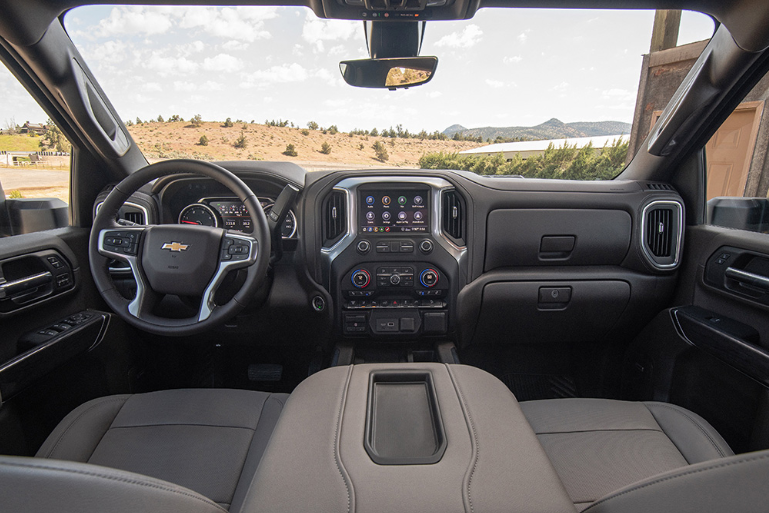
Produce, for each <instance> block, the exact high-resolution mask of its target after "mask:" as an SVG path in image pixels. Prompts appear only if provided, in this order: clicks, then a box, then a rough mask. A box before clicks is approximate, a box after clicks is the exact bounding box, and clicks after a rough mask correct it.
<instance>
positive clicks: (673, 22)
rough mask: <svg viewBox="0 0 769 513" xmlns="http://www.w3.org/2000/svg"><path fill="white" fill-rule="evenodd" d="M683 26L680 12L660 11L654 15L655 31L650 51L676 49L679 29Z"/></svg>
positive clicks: (653, 31)
mask: <svg viewBox="0 0 769 513" xmlns="http://www.w3.org/2000/svg"><path fill="white" fill-rule="evenodd" d="M680 26H681V11H680V10H658V11H657V12H656V13H655V14H654V29H653V30H652V44H651V49H650V51H651V52H652V53H653V52H659V51H661V50H667V49H668V48H675V47H676V46H677V44H678V29H679V28H680Z"/></svg>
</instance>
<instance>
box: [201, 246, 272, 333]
mask: <svg viewBox="0 0 769 513" xmlns="http://www.w3.org/2000/svg"><path fill="white" fill-rule="evenodd" d="M226 237H231V238H233V239H240V240H241V241H244V242H247V243H248V258H247V259H246V260H236V261H232V260H230V261H222V260H221V249H220V257H219V258H220V260H219V268H218V269H217V270H216V274H214V277H213V278H211V282H210V283H209V284H208V287H206V290H205V292H203V300H202V301H201V302H200V313H199V314H198V322H201V321H205V320H206V319H208V318H209V317H210V316H211V313H213V311H214V310H215V309H216V303H214V295H215V294H216V290H217V289H218V288H219V285H221V284H222V281H223V280H224V277H225V276H226V275H227V273H228V272H229V271H233V270H235V269H241V268H243V267H248V266H251V265H254V264H255V263H256V258H257V256H258V255H259V243H258V242H257V240H256V239H254V238H253V237H249V236H248V235H240V234H235V233H232V232H227V233H226V234H225V235H224V238H226ZM224 238H223V239H222V243H224Z"/></svg>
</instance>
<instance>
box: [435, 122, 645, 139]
mask: <svg viewBox="0 0 769 513" xmlns="http://www.w3.org/2000/svg"><path fill="white" fill-rule="evenodd" d="M631 127H632V125H630V123H623V122H621V121H594V122H583V121H578V122H575V123H564V122H563V121H561V120H559V119H556V118H553V119H550V120H548V121H545V122H544V123H542V124H541V125H537V126H509V127H493V126H486V127H481V128H465V127H463V126H462V125H451V126H450V127H448V128H447V129H446V130H444V131H443V133H444V134H446V135H447V136H449V137H453V136H454V134H455V133H461V134H462V135H472V136H474V137H478V136H481V137H483V139H484V140H486V139H491V140H492V141H493V140H494V139H496V138H497V137H502V138H504V139H515V138H521V139H524V140H529V141H536V140H543V139H564V138H575V137H594V136H599V135H620V134H625V135H628V136H629V135H630V129H631Z"/></svg>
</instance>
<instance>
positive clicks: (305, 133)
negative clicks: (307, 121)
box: [302, 128, 310, 135]
mask: <svg viewBox="0 0 769 513" xmlns="http://www.w3.org/2000/svg"><path fill="white" fill-rule="evenodd" d="M302 135H310V131H309V130H307V129H306V128H305V129H304V130H302Z"/></svg>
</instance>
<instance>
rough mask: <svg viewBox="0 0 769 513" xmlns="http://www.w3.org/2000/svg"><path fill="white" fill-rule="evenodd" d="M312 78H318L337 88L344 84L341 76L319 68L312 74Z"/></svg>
mask: <svg viewBox="0 0 769 513" xmlns="http://www.w3.org/2000/svg"><path fill="white" fill-rule="evenodd" d="M312 76H313V77H315V78H318V79H320V80H322V81H323V82H325V83H326V84H328V85H330V86H337V85H341V84H342V83H343V81H342V78H341V74H334V73H331V71H329V70H328V69H326V68H319V69H316V70H315V71H313V72H312Z"/></svg>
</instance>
